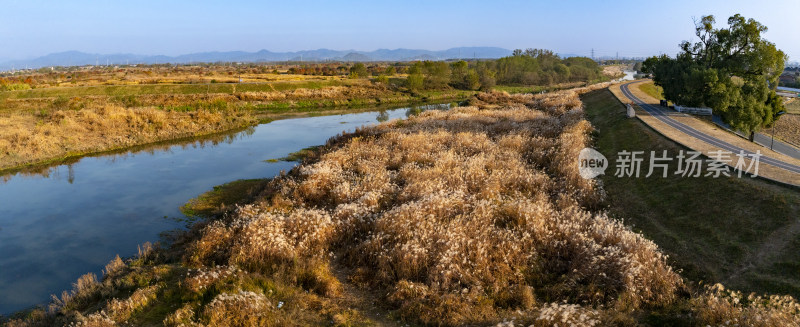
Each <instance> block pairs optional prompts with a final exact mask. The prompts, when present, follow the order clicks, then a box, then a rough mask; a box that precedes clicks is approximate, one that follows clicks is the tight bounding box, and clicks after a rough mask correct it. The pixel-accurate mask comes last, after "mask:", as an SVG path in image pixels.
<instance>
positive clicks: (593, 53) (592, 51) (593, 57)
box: [592, 48, 594, 60]
mask: <svg viewBox="0 0 800 327" xmlns="http://www.w3.org/2000/svg"><path fill="white" fill-rule="evenodd" d="M592 60H594V48H592Z"/></svg>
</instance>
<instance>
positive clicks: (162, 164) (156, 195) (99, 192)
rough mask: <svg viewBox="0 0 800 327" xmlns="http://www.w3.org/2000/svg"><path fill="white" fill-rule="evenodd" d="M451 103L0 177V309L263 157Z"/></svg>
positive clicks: (88, 265)
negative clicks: (364, 126) (360, 127)
mask: <svg viewBox="0 0 800 327" xmlns="http://www.w3.org/2000/svg"><path fill="white" fill-rule="evenodd" d="M448 107H449V105H447V104H444V105H432V106H423V107H412V108H409V107H405V108H399V109H392V110H384V111H380V112H361V113H352V114H343V115H334V116H320V117H307V118H296V119H286V120H278V121H274V122H271V123H268V124H262V125H258V126H255V127H252V128H248V129H247V130H245V131H240V132H236V133H228V134H223V135H217V136H214V137H209V138H206V139H200V140H194V141H189V142H182V143H181V144H172V145H169V144H167V145H157V146H151V147H145V148H143V149H138V150H136V151H127V152H124V153H117V154H109V155H101V156H91V157H84V158H80V159H79V160H76V161H74V162H72V163H70V164H63V165H58V166H54V167H50V168H46V169H44V170H43V171H41V172H38V173H15V174H10V175H6V176H2V177H0V178H2V180H0V313H1V314H8V313H10V312H13V311H17V310H21V309H25V308H29V307H32V306H34V305H37V304H45V303H46V302H47V301H48V300H49V299H50V295H51V294H60V293H61V291H62V290H67V289H69V288H71V284H72V283H73V282H75V280H76V279H77V278H78V277H79V276H81V275H82V274H85V273H87V272H94V273H96V274H97V275H98V277H100V276H101V269H102V268H103V267H104V266H105V264H106V263H108V262H109V261H110V260H111V259H112V258H114V256H115V255H117V254H119V255H120V256H122V257H126V256H132V255H134V254H135V253H136V252H137V245H139V244H142V243H144V242H147V241H149V242H155V241H158V240H159V234H160V233H161V232H164V231H168V230H175V229H181V228H185V224H186V223H185V222H184V221H183V220H182V218H184V217H183V215H182V214H181V212H180V210H179V207H180V206H181V205H183V204H184V203H186V202H187V201H188V200H189V199H191V198H193V197H196V196H197V195H199V194H201V193H203V192H205V191H208V190H210V189H211V188H212V187H213V186H215V185H220V184H224V183H226V182H230V181H234V180H238V179H249V178H266V177H273V176H275V175H277V174H278V173H279V172H280V171H281V170H289V169H291V168H292V167H293V166H294V165H295V164H296V163H293V162H283V161H279V162H268V160H269V159H275V158H281V157H284V156H286V155H288V154H289V153H291V152H294V151H297V150H299V149H302V148H306V147H309V146H313V145H319V144H324V143H325V142H326V141H327V140H328V139H329V138H330V137H332V136H335V135H337V134H339V133H341V132H343V131H353V130H354V129H355V128H356V127H359V126H363V125H370V124H375V123H377V122H378V121H384V120H387V119H396V118H405V117H407V116H408V115H411V114H414V113H416V112H420V111H421V110H427V109H444V108H448Z"/></svg>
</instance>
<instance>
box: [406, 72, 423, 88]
mask: <svg viewBox="0 0 800 327" xmlns="http://www.w3.org/2000/svg"><path fill="white" fill-rule="evenodd" d="M424 79H425V78H424V77H423V76H422V74H421V73H411V74H409V75H408V78H407V79H406V87H408V89H409V90H412V91H419V90H421V89H422V87H423V83H424Z"/></svg>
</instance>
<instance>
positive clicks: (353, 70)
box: [350, 62, 369, 78]
mask: <svg viewBox="0 0 800 327" xmlns="http://www.w3.org/2000/svg"><path fill="white" fill-rule="evenodd" d="M367 76H369V72H367V66H364V64H363V63H360V62H359V63H356V64H355V65H353V67H350V77H352V78H364V77H367Z"/></svg>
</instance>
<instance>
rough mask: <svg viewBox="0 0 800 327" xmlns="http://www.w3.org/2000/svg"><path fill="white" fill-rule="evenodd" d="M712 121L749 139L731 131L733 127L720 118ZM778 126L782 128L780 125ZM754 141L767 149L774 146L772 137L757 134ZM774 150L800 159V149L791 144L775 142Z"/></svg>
mask: <svg viewBox="0 0 800 327" xmlns="http://www.w3.org/2000/svg"><path fill="white" fill-rule="evenodd" d="M712 120H713V121H714V124H717V126H719V127H722V128H724V129H727V130H729V131H731V132H733V133H736V135H739V136H741V137H743V138H745V139H746V138H747V136H745V135H744V134H742V133H741V132H738V131H733V130H731V127H730V126H729V125H728V124H726V123H724V122H723V121H722V118H720V117H719V116H716V115H714V117H713V118H712ZM778 124H780V122H778ZM776 126H777V127H778V128H780V125H776ZM753 140H754V141H755V142H756V143H758V144H761V145H763V146H764V147H765V148H769V147H770V145H771V144H772V135H771V134H770V135H768V134H762V133H756V135H755V137H754V138H753ZM772 150H774V151H775V152H779V153H783V154H785V155H787V156H790V157H792V158H795V159H800V149H798V148H797V147H795V146H792V145H790V144H787V143H784V142H781V141H780V140H775V144H774V145H772Z"/></svg>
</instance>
